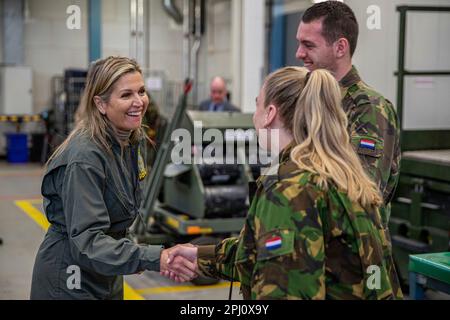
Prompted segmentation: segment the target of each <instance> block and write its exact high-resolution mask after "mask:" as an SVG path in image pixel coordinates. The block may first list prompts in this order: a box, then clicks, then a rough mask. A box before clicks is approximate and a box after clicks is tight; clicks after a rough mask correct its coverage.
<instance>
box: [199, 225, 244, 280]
mask: <svg viewBox="0 0 450 320" xmlns="http://www.w3.org/2000/svg"><path fill="white" fill-rule="evenodd" d="M243 232H244V231H243ZM238 243H239V238H228V239H225V240H223V241H222V242H221V243H219V244H218V245H216V246H199V247H198V261H197V263H198V268H199V271H200V272H201V273H202V274H203V275H205V276H208V277H212V278H219V279H224V280H231V277H232V268H233V266H234V261H235V254H236V248H237V245H238ZM233 275H234V279H233V280H235V281H239V279H236V277H237V274H236V272H234V274H233Z"/></svg>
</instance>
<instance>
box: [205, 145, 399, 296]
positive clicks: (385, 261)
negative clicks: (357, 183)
mask: <svg viewBox="0 0 450 320" xmlns="http://www.w3.org/2000/svg"><path fill="white" fill-rule="evenodd" d="M291 150H292V146H290V147H288V148H286V149H285V150H284V151H283V152H282V153H281V156H280V165H279V167H278V168H277V169H276V171H275V172H278V174H275V175H271V176H262V177H261V178H260V179H259V180H258V182H257V183H258V188H257V191H256V195H255V197H254V199H253V201H252V204H251V208H250V211H249V214H248V217H247V218H246V222H245V226H244V228H243V230H242V231H241V234H240V236H239V237H237V238H230V239H225V240H223V241H222V242H221V243H220V244H219V245H217V246H203V247H199V252H198V258H199V259H198V265H199V270H200V271H201V272H202V273H203V274H205V275H207V276H211V277H219V278H222V279H225V280H231V279H234V280H235V281H240V282H241V291H242V293H243V296H244V299H396V298H402V292H401V289H400V286H399V281H398V278H397V274H396V271H395V268H394V263H393V259H392V255H391V245H390V239H389V234H388V232H387V230H386V229H384V228H383V225H382V223H381V218H380V214H379V211H378V210H376V209H371V210H364V209H363V208H362V207H361V206H359V205H358V204H355V203H351V202H350V201H349V199H348V197H347V196H346V194H344V193H342V192H339V190H337V189H336V188H335V187H331V188H330V189H329V190H328V191H327V192H325V191H324V190H321V189H320V188H319V187H318V185H317V184H316V183H315V179H316V176H315V175H313V174H311V173H308V172H305V171H301V170H299V169H298V167H297V166H296V165H295V163H293V162H292V161H291V160H290V153H291ZM234 267H235V270H234ZM373 270H376V271H373ZM372 272H375V274H376V275H375V278H374V277H373V276H372V274H371V273H372Z"/></svg>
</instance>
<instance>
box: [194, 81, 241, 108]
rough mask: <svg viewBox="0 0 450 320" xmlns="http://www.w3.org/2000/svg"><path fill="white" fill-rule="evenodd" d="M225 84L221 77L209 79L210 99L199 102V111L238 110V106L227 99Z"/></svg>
mask: <svg viewBox="0 0 450 320" xmlns="http://www.w3.org/2000/svg"><path fill="white" fill-rule="evenodd" d="M227 92H228V91H227V85H226V83H225V80H224V79H223V78H221V77H215V78H214V79H213V80H212V81H211V87H210V99H208V100H205V101H203V102H202V103H200V106H199V109H198V110H199V111H209V112H240V110H239V109H238V108H236V107H235V106H234V105H232V104H231V103H230V102H229V101H228V100H227Z"/></svg>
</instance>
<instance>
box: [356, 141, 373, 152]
mask: <svg viewBox="0 0 450 320" xmlns="http://www.w3.org/2000/svg"><path fill="white" fill-rule="evenodd" d="M359 147H360V148H362V149H369V150H375V141H373V140H367V139H363V140H361V142H360V143H359Z"/></svg>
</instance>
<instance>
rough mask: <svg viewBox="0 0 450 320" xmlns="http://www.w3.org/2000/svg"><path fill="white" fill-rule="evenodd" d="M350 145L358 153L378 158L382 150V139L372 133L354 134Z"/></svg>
mask: <svg viewBox="0 0 450 320" xmlns="http://www.w3.org/2000/svg"><path fill="white" fill-rule="evenodd" d="M352 145H353V146H354V147H355V150H356V152H357V153H358V154H359V155H363V156H370V157H374V158H380V157H381V156H382V154H383V152H384V141H383V139H380V138H378V137H375V136H372V135H355V136H353V137H352Z"/></svg>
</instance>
